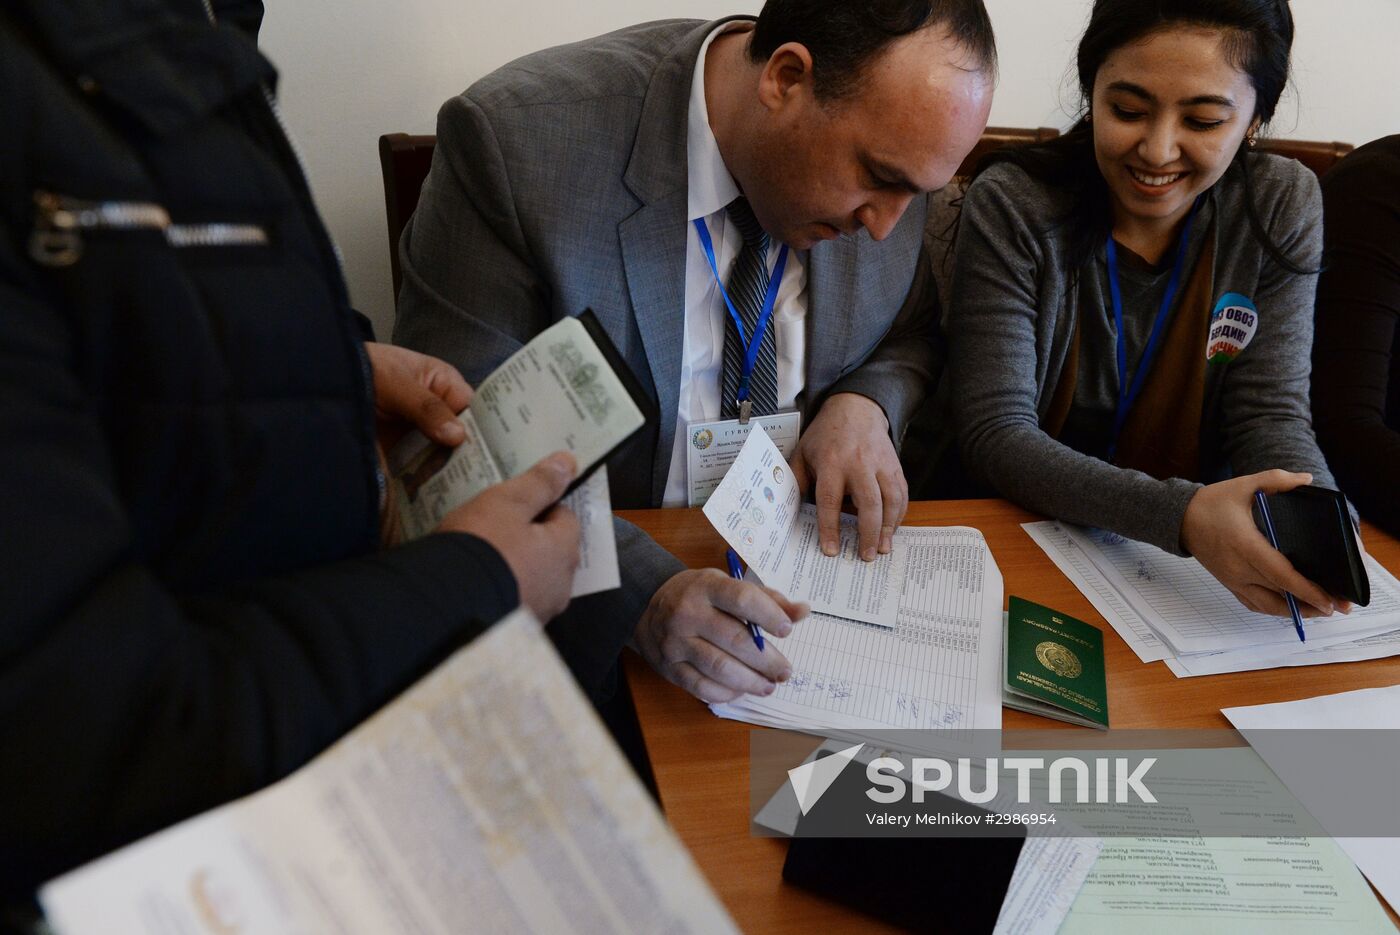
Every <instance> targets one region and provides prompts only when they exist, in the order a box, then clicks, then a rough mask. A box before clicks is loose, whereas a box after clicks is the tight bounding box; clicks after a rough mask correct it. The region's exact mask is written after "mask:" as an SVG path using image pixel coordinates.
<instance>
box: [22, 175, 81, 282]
mask: <svg viewBox="0 0 1400 935" xmlns="http://www.w3.org/2000/svg"><path fill="white" fill-rule="evenodd" d="M34 204H35V206H36V208H37V212H36V217H35V219H34V230H33V232H32V233H31V234H30V235H29V256H30V258H31V259H32V260H33V261H34V262H35V263H38V264H39V265H40V266H49V267H63V266H72V265H73V264H74V263H76V262H78V260H79V258H80V257H82V255H83V238H82V237H81V236H79V234H78V220H77V217H76V216H75V215H74V214H73V212H72V211H69V210H68V209H66V208H64V207H63V204H62V201H61V200H60V199H59V197H58V196H57V195H54V194H52V193H50V192H35V193H34Z"/></svg>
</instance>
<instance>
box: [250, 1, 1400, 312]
mask: <svg viewBox="0 0 1400 935" xmlns="http://www.w3.org/2000/svg"><path fill="white" fill-rule="evenodd" d="M265 2H266V4H267V7H268V10H267V17H266V19H265V21H264V24H263V30H262V37H261V38H262V46H263V49H264V51H265V52H266V53H267V54H268V56H269V57H270V58H271V59H272V60H273V62H275V63H276V64H277V65H278V67H279V68H280V70H281V75H282V77H281V84H280V97H281V102H282V110H283V116H284V117H285V119H286V122H287V125H288V127H289V128H290V130H291V133H292V136H293V137H294V138H295V140H296V141H297V143H298V144H299V145H300V147H301V150H302V152H303V154H304V155H305V158H306V161H307V169H308V171H309V173H310V175H311V184H312V188H313V189H314V191H315V193H316V198H317V202H318V204H319V205H320V207H321V211H322V212H323V213H324V215H325V216H326V219H327V221H328V222H329V224H330V228H331V233H332V234H333V236H334V237H335V239H336V242H337V243H338V244H339V246H340V248H341V251H342V253H343V254H344V257H345V271H346V275H347V277H348V278H349V280H350V294H351V297H352V299H353V300H354V302H355V303H356V305H357V306H358V307H359V308H360V309H361V310H362V311H364V312H365V313H366V314H368V315H369V316H370V317H371V318H372V319H373V320H374V322H375V327H376V329H377V331H378V333H379V335H380V337H381V338H383V339H387V338H388V336H389V333H390V329H391V328H392V322H393V308H394V301H393V296H392V294H391V288H390V280H389V253H388V249H389V248H388V235H387V233H386V230H385V221H384V197H383V187H382V184H381V182H380V175H379V157H378V151H377V149H376V146H377V140H378V138H379V135H380V134H381V133H389V132H393V131H398V130H402V131H405V132H408V133H432V132H433V129H434V119H435V114H436V112H437V108H438V105H439V104H441V103H442V102H443V101H444V100H446V99H447V98H448V97H450V96H452V95H454V94H456V93H458V92H460V91H461V90H463V89H464V88H466V86H467V85H469V84H471V82H473V81H475V80H476V79H477V78H479V77H481V76H482V75H484V74H486V73H487V72H489V71H490V70H492V69H494V68H496V67H497V66H499V65H502V64H504V63H505V62H508V61H510V60H511V59H513V58H516V57H517V56H519V55H522V54H524V53H526V52H530V51H533V50H535V49H540V48H544V47H546V46H551V45H556V44H559V43H562V42H570V41H573V40H576V39H581V38H585V37H587V36H591V35H596V34H597V33H600V32H605V31H607V30H610V29H615V28H617V27H620V26H625V25H628V24H630V23H637V22H642V21H645V20H651V19H661V18H664V17H673V16H679V17H694V18H700V19H712V18H715V17H718V16H723V15H725V14H728V13H743V12H756V11H757V10H758V8H759V7H760V6H761V5H762V3H761V0H739V2H737V4H731V3H727V2H723V0H685V2H682V0H593V2H591V3H561V2H559V0H505V2H500V0H495V2H490V0H456V2H454V0H388V2H386V0H338V2H330V0H295V2H293V0H265ZM987 6H988V9H989V10H990V11H991V14H992V20H993V24H994V26H995V28H996V33H997V45H998V49H999V51H1000V54H1001V62H1002V67H1001V84H1000V86H999V87H998V90H997V96H996V101H995V105H994V106H993V109H992V121H991V122H992V123H993V124H994V125H1000V126H1056V127H1064V126H1066V125H1067V124H1068V122H1069V116H1068V114H1069V109H1071V108H1073V107H1074V106H1075V104H1076V103H1077V93H1076V92H1075V89H1074V86H1073V83H1072V71H1071V69H1070V61H1071V57H1072V56H1073V54H1074V45H1075V42H1076V41H1077V39H1078V37H1079V33H1080V31H1081V30H1082V28H1083V25H1084V22H1085V20H1086V18H1087V16H1088V10H1089V6H1090V0H987ZM1292 7H1293V14H1294V17H1295V19H1296V22H1297V27H1298V36H1297V41H1296V42H1295V45H1294V82H1295V86H1296V87H1295V91H1294V92H1290V93H1289V94H1288V95H1287V96H1286V97H1285V99H1284V101H1283V103H1282V104H1281V106H1280V108H1279V113H1278V115H1277V117H1276V118H1275V122H1274V128H1273V132H1274V135H1276V136H1286V137H1296V138H1300V139H1319V140H1345V141H1347V142H1353V143H1361V142H1364V141H1366V140H1370V139H1374V138H1376V137H1379V136H1384V135H1386V134H1389V133H1397V132H1400V53H1397V51H1396V42H1397V40H1400V0H1294V2H1293V4H1292Z"/></svg>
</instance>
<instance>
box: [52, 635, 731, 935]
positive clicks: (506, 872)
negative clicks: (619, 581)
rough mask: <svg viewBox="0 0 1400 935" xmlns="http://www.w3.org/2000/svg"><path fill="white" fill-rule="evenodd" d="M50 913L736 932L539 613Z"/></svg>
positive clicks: (439, 932) (268, 922) (73, 889)
mask: <svg viewBox="0 0 1400 935" xmlns="http://www.w3.org/2000/svg"><path fill="white" fill-rule="evenodd" d="M41 900H42V903H43V906H44V910H45V913H46V915H47V917H48V919H49V921H50V923H51V924H52V925H53V927H54V929H55V931H57V932H58V933H60V935H89V933H92V935H98V933H100V935H110V933H113V932H120V933H150V935H166V933H171V932H256V933H259V935H301V933H307V932H339V933H343V935H409V933H412V935H453V933H458V932H463V931H480V932H539V933H551V935H553V933H561V935H568V933H578V935H589V933H594V932H636V933H651V932H663V931H664V932H676V933H697V935H703V933H710V932H737V928H736V927H735V926H734V924H733V922H732V920H731V919H730V918H729V916H728V914H727V913H726V912H725V910H724V908H723V906H721V905H720V903H719V901H718V900H717V899H716V898H715V896H714V894H713V893H712V892H711V891H710V889H709V887H708V885H707V884H706V883H705V881H704V879H703V877H701V875H700V873H699V871H698V870H697V869H696V867H695V865H694V863H693V862H692V861H691V859H690V856H689V855H688V854H687V853H686V852H685V849H684V848H683V847H682V845H681V843H680V841H679V840H678V839H677V838H676V836H675V834H674V833H673V832H672V831H671V830H670V828H669V827H667V825H666V823H665V821H664V820H663V819H662V817H661V814H660V812H659V811H658V810H657V808H656V805H655V803H653V801H652V800H651V797H650V796H649V795H648V793H647V792H646V790H645V789H643V788H642V785H641V783H639V782H638V781H637V778H636V775H635V774H634V773H633V772H632V769H631V767H630V766H629V765H628V764H627V761H626V760H625V759H624V758H623V756H622V754H621V752H620V751H619V750H618V749H617V747H616V746H615V745H614V743H613V741H612V739H611V738H610V737H609V736H608V733H607V730H606V729H605V728H604V727H603V725H602V722H601V721H599V720H598V718H597V716H596V715H595V714H594V712H593V708H592V706H591V705H590V704H589V702H588V699H586V698H585V697H584V696H583V693H582V692H581V691H580V690H579V689H578V687H577V685H576V684H575V683H574V681H573V679H572V677H571V676H570V675H569V671H568V669H567V668H565V666H564V664H563V662H562V661H561V660H560V659H559V657H558V655H557V654H556V653H555V652H554V649H553V647H552V645H551V644H550V643H549V641H548V639H547V638H546V637H545V636H544V634H543V631H542V630H541V628H540V626H539V624H538V623H537V622H536V621H535V620H534V619H533V618H532V617H530V616H529V613H528V612H526V611H517V612H516V613H515V614H513V615H512V616H510V617H508V618H506V619H505V620H503V621H501V622H500V623H498V624H496V625H495V626H494V627H492V628H491V630H489V631H487V632H486V633H485V634H483V635H482V636H480V637H478V638H477V639H476V640H475V641H474V642H473V643H471V644H470V645H468V646H467V647H466V648H464V649H462V650H460V651H458V652H457V653H456V654H455V655H453V656H452V657H451V658H450V659H449V660H448V661H447V662H445V663H444V664H443V665H442V666H440V667H439V668H438V669H437V670H435V671H434V672H433V673H432V674H430V675H429V676H428V677H427V678H425V679H423V680H422V681H421V682H419V683H418V684H417V685H415V686H414V687H413V688H411V689H409V691H407V692H406V693H405V694H403V695H402V696H400V697H399V698H398V699H397V700H396V701H394V702H392V703H391V704H390V705H389V706H388V707H386V708H384V709H383V710H381V711H380V712H379V713H378V714H376V715H374V716H373V717H371V718H370V719H369V720H368V721H366V722H365V723H364V724H362V725H361V726H360V727H358V728H356V729H355V730H354V731H352V732H351V733H350V734H349V735H347V736H346V737H345V738H344V739H343V740H341V741H340V742H338V743H337V744H336V745H335V746H333V747H332V748H331V749H329V750H328V751H326V752H325V753H323V754H322V755H321V756H319V757H317V758H316V759H315V760H313V761H312V762H311V763H310V764H308V765H307V766H305V767H303V768H302V769H300V770H298V771H297V772H296V773H294V774H293V775H292V776H291V777H289V778H287V779H285V780H283V781H281V782H279V783H277V784H275V785H273V786H271V787H269V788H268V789H266V790H264V791H262V792H260V793H257V794H256V795H253V796H249V797H248V798H245V799H242V800H239V801H237V802H234V803H231V804H229V805H226V806H224V807H222V808H219V809H216V810H214V811H212V812H209V813H207V814H205V815H202V816H199V817H197V818H193V819H190V820H189V821H186V822H184V823H182V824H179V825H176V826H175V827H173V828H170V829H168V830H166V831H163V832H161V833H159V834H156V835H153V836H152V837H149V838H147V839H145V840H144V841H140V842H138V843H136V844H133V845H131V846H130V847H128V848H126V849H125V850H122V851H118V852H117V853H115V854H113V855H111V856H109V857H106V858H103V859H101V860H98V861H96V862H94V863H92V864H89V865H87V866H86V867H82V868H80V869H78V870H76V871H74V872H72V873H70V874H68V875H66V876H63V877H61V878H59V879H58V880H55V881H53V882H51V883H49V884H48V885H46V886H45V887H44V888H43V890H42V892H41Z"/></svg>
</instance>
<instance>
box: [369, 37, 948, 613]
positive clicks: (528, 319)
mask: <svg viewBox="0 0 1400 935" xmlns="http://www.w3.org/2000/svg"><path fill="white" fill-rule="evenodd" d="M716 25H718V23H702V22H699V21H695V20H669V21H663V22H657V23H647V24H643V25H641V26H635V27H631V28H628V29H624V30H620V31H618V32H614V33H610V34H608V35H605V36H600V37H598V38H595V39H589V40H587V41H584V42H579V43H575V44H573V45H567V46H561V47H559V48H555V49H547V50H545V51H543V52H537V53H535V54H533V55H529V56H526V57H525V58H522V59H519V60H518V61H515V62H513V63H511V64H509V65H507V66H505V67H504V68H501V69H500V70H498V71H496V72H495V73H493V74H491V75H488V76H487V77H485V78H483V79H482V80H481V81H479V82H477V83H476V84H474V85H473V86H472V87H471V88H469V89H468V90H467V91H466V92H465V93H463V94H461V95H460V96H458V97H455V98H452V99H451V100H449V101H448V102H447V103H446V104H444V105H443V107H442V109H441V111H440V112H439V113H438V137H437V149H436V151H435V153H434V156H433V164H432V169H431V171H430V172H429V174H428V178H427V181H426V182H425V183H424V186H423V193H422V197H421V200H420V201H419V204H418V210H417V212H416V213H415V214H414V216H413V218H412V221H411V222H410V224H409V226H408V228H407V229H406V230H405V231H404V237H403V242H402V244H401V245H400V256H401V260H402V265H403V277H404V278H403V289H402V293H401V295H400V297H399V317H398V323H397V325H396V327H395V330H394V340H395V341H396V342H397V343H399V344H403V345H406V346H409V347H414V348H417V349H419V350H422V351H425V352H428V353H431V354H435V355H437V356H439V357H442V358H443V359H445V360H447V361H450V362H451V363H453V364H455V365H456V366H457V367H459V368H460V369H461V371H462V373H463V375H465V376H466V378H467V379H468V380H469V381H471V382H473V383H475V382H477V381H479V380H481V379H482V377H484V376H485V375H487V374H488V373H490V372H491V371H492V370H493V369H494V368H495V367H497V366H498V365H499V364H500V363H501V362H502V361H503V360H504V359H505V358H506V357H507V356H509V355H510V354H511V353H513V352H514V351H515V350H517V349H518V348H519V347H520V346H521V344H522V343H523V342H525V341H527V340H529V339H530V338H531V337H532V336H534V335H535V334H537V333H539V332H540V331H541V330H543V329H544V328H546V327H548V326H549V325H550V324H551V323H553V322H555V321H558V320H559V319H560V318H563V317H564V316H566V315H577V314H578V313H580V312H582V311H583V310H584V309H585V308H592V309H593V310H594V312H596V313H597V315H598V317H599V319H600V321H601V322H602V324H603V326H604V328H606V329H607V331H608V334H609V336H610V337H611V338H612V339H613V341H615V342H616V344H617V346H618V348H619V350H620V351H621V352H622V354H623V356H624V357H625V358H626V360H627V362H628V363H629V365H630V366H631V367H632V369H633V371H634V372H635V373H636V375H637V377H638V379H639V380H641V382H642V383H643V385H644V386H646V387H647V388H648V389H649V390H650V391H651V393H652V395H653V396H654V398H655V399H656V401H657V404H658V408H659V410H660V412H661V419H660V422H659V424H658V425H656V426H651V427H649V429H648V430H647V432H646V433H644V434H643V435H642V436H641V437H639V438H638V439H636V440H634V442H633V443H632V444H631V445H630V446H629V447H628V448H627V449H626V450H625V451H623V452H621V453H619V454H618V455H617V456H615V457H614V458H613V460H612V461H611V462H610V463H609V467H608V470H609V476H610V480H611V486H612V498H613V505H614V506H615V507H617V508H620V509H621V508H636V507H654V506H659V505H660V504H661V499H662V495H663V493H664V491H665V486H666V477H667V473H668V471H669V469H670V460H671V448H672V443H673V440H674V435H675V413H676V408H677V397H678V395H679V390H680V371H681V353H682V342H683V335H684V315H685V312H684V309H685V268H686V263H685V248H686V235H687V218H686V213H687V212H686V208H687V167H686V120H687V114H688V108H689V101H690V87H691V80H692V76H693V73H694V69H695V62H696V59H697V57H698V55H699V51H700V46H701V44H702V43H703V41H704V39H705V36H706V35H708V34H709V32H710V30H712V29H713V28H714V27H715V26H716ZM924 216H925V201H924V199H916V200H915V202H914V204H913V205H912V206H911V208H910V210H909V211H907V212H906V213H905V216H904V217H903V218H902V219H901V220H900V223H899V224H898V226H897V227H896V228H895V230H894V231H893V232H892V233H891V234H890V236H889V237H888V238H886V240H885V241H883V242H881V243H878V244H877V243H875V242H874V241H872V240H871V239H870V238H869V236H868V235H867V234H865V233H862V234H860V235H859V236H857V237H853V238H842V239H840V240H836V241H830V242H826V243H822V244H819V245H818V246H816V247H814V248H813V249H812V251H811V253H810V255H809V258H808V289H809V304H808V315H807V331H808V345H807V372H806V389H805V390H804V392H803V394H802V395H801V397H799V399H798V405H799V406H800V407H801V409H802V410H803V417H804V424H805V422H806V421H810V419H811V418H812V417H813V416H814V415H815V414H816V412H817V409H818V408H819V407H820V404H821V402H822V401H823V400H824V399H825V397H826V396H827V395H828V394H830V393H833V392H856V393H860V394H863V395H865V396H868V397H870V398H871V399H874V400H875V401H876V402H878V403H879V404H880V405H881V406H882V407H883V408H884V410H885V412H886V414H887V415H888V417H889V420H890V425H891V428H892V434H893V436H894V438H895V439H896V440H899V439H900V438H901V437H902V434H903V431H904V426H905V425H906V423H907V421H908V419H909V417H910V415H911V414H912V411H913V409H914V407H915V406H916V405H917V404H918V402H919V400H920V399H921V398H922V396H923V393H924V390H925V387H926V386H927V385H928V383H929V380H930V378H931V371H932V368H933V366H934V364H935V360H936V354H935V343H934V341H935V334H934V333H933V331H932V327H931V326H932V321H933V318H934V315H933V309H934V303H935V302H936V299H935V297H934V294H933V290H932V287H931V284H930V282H929V277H928V276H927V273H926V268H927V264H926V263H921V262H919V255H920V248H921V240H922V234H923V225H924ZM618 533H619V549H620V550H621V553H622V554H621V558H622V566H623V578H624V586H623V589H624V591H625V592H627V594H626V597H625V600H626V602H627V604H628V605H629V606H628V608H627V609H626V610H625V611H624V612H625V613H627V614H629V615H632V614H634V613H640V610H641V609H642V608H643V607H645V605H646V603H647V602H648V601H649V600H650V598H651V595H652V594H653V593H654V592H655V590H656V588H657V587H659V586H660V585H661V584H662V583H663V582H664V581H665V580H666V579H667V578H669V577H670V576H671V575H672V574H674V573H675V572H676V571H678V570H680V568H681V567H682V566H681V565H680V563H679V562H678V561H677V560H676V559H675V558H674V557H672V556H670V555H669V554H668V553H666V552H665V551H664V550H663V549H661V548H660V547H659V546H657V545H656V544H655V543H653V542H651V540H650V539H648V538H647V537H646V536H645V535H643V534H642V533H640V532H639V531H637V530H636V529H635V528H634V527H631V526H630V525H628V524H625V523H620V524H619V529H618ZM718 558H719V556H718V555H716V561H718ZM631 619H633V620H635V616H632V617H631Z"/></svg>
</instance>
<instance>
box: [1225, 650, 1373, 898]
mask: <svg viewBox="0 0 1400 935" xmlns="http://www.w3.org/2000/svg"><path fill="white" fill-rule="evenodd" d="M1396 677H1397V678H1400V673H1397V676H1396ZM1221 713H1222V714H1224V715H1225V716H1226V717H1227V718H1229V719H1230V723H1231V724H1233V725H1234V726H1235V729H1236V730H1238V731H1239V732H1240V733H1241V734H1243V735H1244V738H1245V739H1246V740H1248V741H1249V742H1250V744H1251V745H1252V746H1254V748H1255V749H1256V750H1258V751H1259V755H1260V756H1261V757H1263V758H1264V762H1266V763H1268V764H1269V766H1270V768H1272V769H1273V771H1274V772H1275V773H1277V774H1278V777H1279V779H1280V780H1282V781H1283V783H1284V784H1285V785H1287V786H1288V788H1289V791H1291V792H1292V793H1293V794H1294V795H1296V796H1298V798H1299V799H1300V800H1301V801H1302V803H1303V804H1304V805H1306V806H1307V807H1308V808H1310V809H1317V810H1319V811H1322V812H1324V814H1322V815H1320V816H1319V820H1320V821H1322V824H1323V827H1326V826H1327V820H1326V816H1325V808H1326V806H1327V805H1328V804H1329V803H1328V802H1327V798H1328V794H1327V793H1323V794H1317V793H1310V792H1309V790H1308V789H1306V788H1303V786H1302V785H1301V784H1300V782H1298V781H1296V780H1295V778H1294V775H1293V773H1294V771H1293V769H1292V768H1291V767H1292V762H1291V761H1292V760H1293V757H1292V756H1284V755H1279V754H1277V753H1275V751H1274V750H1271V749H1270V747H1271V746H1274V745H1279V746H1280V749H1281V750H1283V751H1284V752H1285V753H1287V752H1291V751H1288V750H1287V747H1286V740H1285V741H1284V744H1281V745H1280V744H1279V741H1278V738H1280V737H1284V738H1286V737H1287V734H1286V733H1285V732H1286V731H1302V730H1387V731H1400V685H1393V686H1391V687H1389V688H1365V689H1360V690H1358V691H1349V692H1341V693H1339V694H1336V695H1322V696H1320V697H1317V698H1305V699H1303V700H1301V701H1286V702H1279V703H1276V704H1263V705H1251V706H1248V707H1240V708H1224V709H1222V711H1221ZM1273 732H1278V733H1273ZM1337 768H1338V769H1347V768H1348V766H1347V765H1346V764H1340V763H1339V764H1337ZM1337 843H1338V844H1339V845H1340V846H1341V848H1342V850H1344V851H1346V853H1347V855H1348V856H1349V857H1350V858H1351V859H1352V860H1354V861H1356V865H1357V867H1359V868H1360V869H1361V872H1362V873H1364V874H1366V877H1367V878H1368V879H1369V880H1370V881H1371V884H1372V885H1373V886H1374V887H1375V888H1376V889H1377V890H1378V891H1379V892H1380V894H1381V895H1382V896H1384V897H1385V898H1386V901H1387V902H1389V903H1390V905H1391V908H1393V909H1396V910H1397V911H1400V840H1397V839H1396V838H1383V837H1374V838H1356V837H1340V838H1337Z"/></svg>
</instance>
